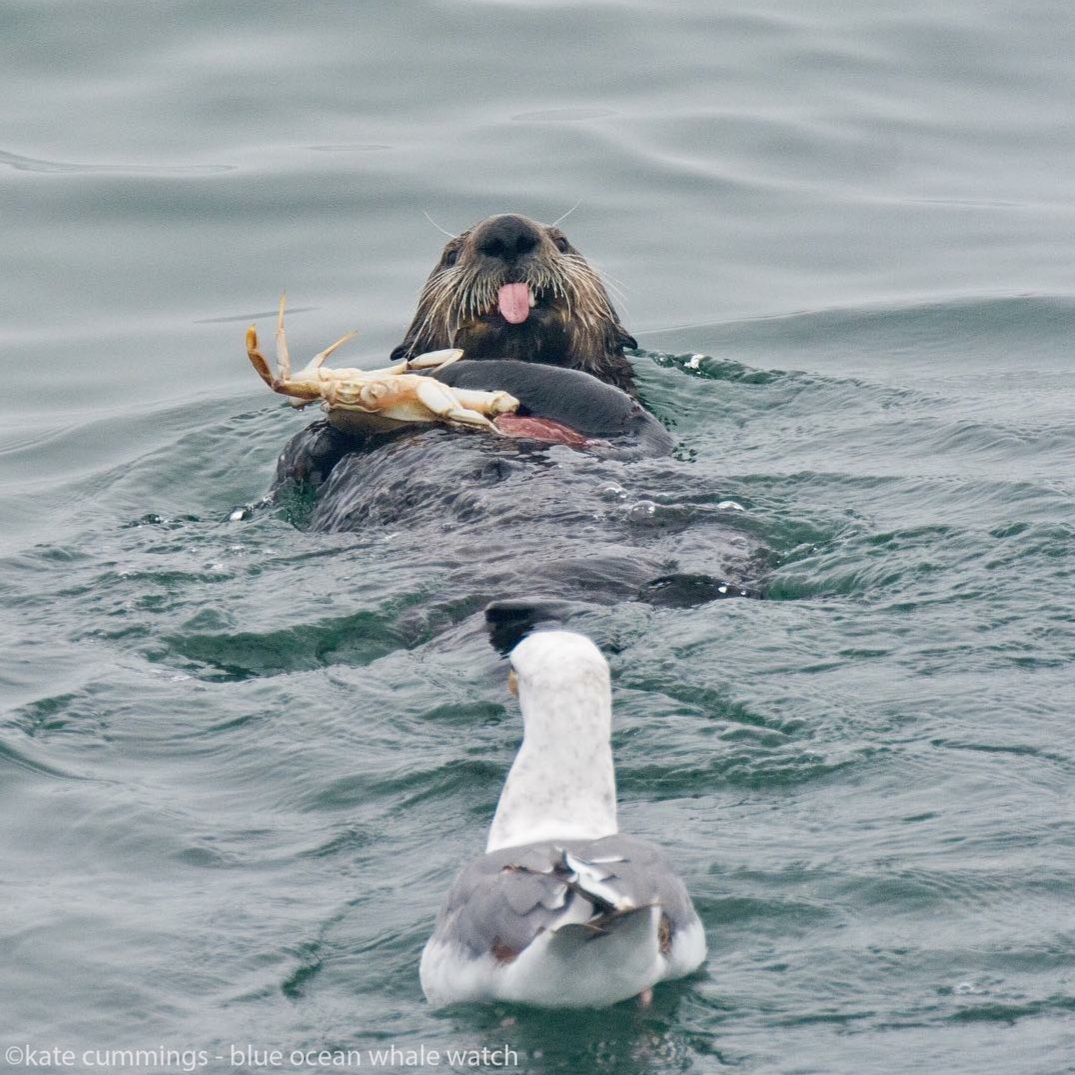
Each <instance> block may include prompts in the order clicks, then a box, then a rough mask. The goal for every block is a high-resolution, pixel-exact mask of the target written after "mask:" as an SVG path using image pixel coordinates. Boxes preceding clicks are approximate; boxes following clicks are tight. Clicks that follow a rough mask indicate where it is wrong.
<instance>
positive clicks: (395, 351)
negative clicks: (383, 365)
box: [388, 336, 413, 362]
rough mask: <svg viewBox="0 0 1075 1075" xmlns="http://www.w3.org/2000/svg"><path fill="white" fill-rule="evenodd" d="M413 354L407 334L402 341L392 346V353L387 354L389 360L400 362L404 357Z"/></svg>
mask: <svg viewBox="0 0 1075 1075" xmlns="http://www.w3.org/2000/svg"><path fill="white" fill-rule="evenodd" d="M412 354H413V348H412V346H411V341H410V337H409V336H408V337H407V339H405V340H404V341H403V342H402V343H400V344H397V345H396V346H395V347H393V348H392V353H391V354H390V355H389V356H388V361H389V362H402V361H403V360H404V359H405V358H410V357H411V355H412Z"/></svg>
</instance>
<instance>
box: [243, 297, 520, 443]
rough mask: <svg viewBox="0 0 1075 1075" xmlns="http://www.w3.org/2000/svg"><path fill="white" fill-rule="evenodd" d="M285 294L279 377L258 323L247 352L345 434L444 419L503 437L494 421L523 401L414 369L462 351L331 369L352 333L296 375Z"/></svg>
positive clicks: (280, 387) (276, 385) (299, 401)
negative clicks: (456, 385) (266, 353)
mask: <svg viewBox="0 0 1075 1075" xmlns="http://www.w3.org/2000/svg"><path fill="white" fill-rule="evenodd" d="M286 305H287V297H286V295H281V296H280V312H279V314H278V315H277V319H276V373H275V374H274V373H273V372H272V370H271V368H270V366H269V363H268V361H267V359H266V358H265V356H264V355H263V354H262V353H261V351H260V350H259V348H258V334H257V329H256V328H255V326H254V325H251V326H250V328H248V329H247V330H246V353H247V356H248V357H249V359H250V361H251V363H252V364H253V366H254V369H256V370H257V371H258V374H259V375H260V377H261V379H262V380H263V381H264V382H265V383H266V384H267V385H268V386H269V387H270V388H271V389H272V390H273V391H274V392H279V393H280V394H281V395H284V396H289V397H290V400H289V402H290V403H291V404H292V406H295V407H305V406H307V405H308V404H310V403H313V402H315V401H318V400H319V401H321V404H322V406H323V408H324V410H325V413H326V415H327V417H328V420H329V422H330V423H331V424H332V425H333V426H335V427H336V428H337V429H339V430H341V431H342V432H344V433H384V432H389V431H391V430H394V429H400V428H402V427H403V426H405V425H408V424H410V423H414V422H440V423H442V424H445V425H450V426H462V427H465V428H470V429H483V430H486V431H487V432H491V433H497V434H501V433H502V432H503V431H502V430H500V429H498V428H497V427H496V425H494V424H493V419H495V418H496V417H497V416H499V415H502V414H514V413H515V411H517V410H518V408H519V401H518V400H517V399H516V398H515V397H514V396H512V395H510V394H509V393H507V392H481V391H477V390H472V389H461V388H450V387H449V386H448V385H446V384H441V382H440V381H437V380H434V378H432V377H429V376H423V375H422V374H419V373H415V372H413V371H414V370H428V371H430V372H436V371H437V370H440V369H443V368H444V367H445V366H448V365H450V364H451V363H453V362H456V361H458V360H459V359H460V358H462V357H463V352H462V351H460V350H459V349H458V348H455V349H451V350H446V351H431V352H429V353H427V354H424V355H418V356H417V357H416V358H412V359H409V360H408V361H406V362H400V363H397V364H396V365H394V366H387V367H385V368H384V369H377V370H360V369H332V368H325V366H324V362H325V359H327V358H328V357H329V356H330V355H331V354H332V353H333V352H334V351H335V350H336V349H337V348H339V347H341V346H342V345H343V344H345V343H346V342H347V341H348V340H349V339H351V337H352V336H354V335H355V333H354V332H348V333H347V335H346V336H341V337H340V339H338V340H337V341H336V342H335V343H334V344H332V346H331V347H326V348H325V349H324V350H323V351H322V352H320V354H317V355H315V356H314V357H313V359H312V360H311V361H310V363H309V364H308V365H307V366H305V367H304V368H303V369H301V370H299V371H298V372H297V373H295V374H292V372H291V356H290V354H289V352H288V347H287V334H286V332H285V331H284V307H285V306H286Z"/></svg>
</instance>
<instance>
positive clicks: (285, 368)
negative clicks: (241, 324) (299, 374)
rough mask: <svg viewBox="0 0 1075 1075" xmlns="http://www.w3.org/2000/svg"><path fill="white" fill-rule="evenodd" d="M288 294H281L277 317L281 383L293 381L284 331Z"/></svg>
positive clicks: (278, 366) (278, 364)
mask: <svg viewBox="0 0 1075 1075" xmlns="http://www.w3.org/2000/svg"><path fill="white" fill-rule="evenodd" d="M286 305H287V292H286V291H281V292H280V312H279V313H278V314H277V315H276V377H277V380H280V381H290V380H291V352H290V351H288V349H287V332H285V331H284V307H285V306H286Z"/></svg>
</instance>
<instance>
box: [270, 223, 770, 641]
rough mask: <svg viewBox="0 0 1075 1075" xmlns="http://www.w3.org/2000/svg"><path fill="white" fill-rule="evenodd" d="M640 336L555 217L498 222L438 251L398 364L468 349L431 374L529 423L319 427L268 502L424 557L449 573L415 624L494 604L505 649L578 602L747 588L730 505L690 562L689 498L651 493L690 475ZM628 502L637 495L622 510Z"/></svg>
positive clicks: (661, 600) (294, 444) (396, 354)
mask: <svg viewBox="0 0 1075 1075" xmlns="http://www.w3.org/2000/svg"><path fill="white" fill-rule="evenodd" d="M634 346H635V341H634V339H633V338H632V337H631V336H630V334H629V333H628V332H627V330H626V329H625V328H624V327H623V325H621V324H620V320H619V317H618V316H617V314H616V311H615V310H614V309H613V307H612V304H611V302H610V301H609V297H608V293H607V292H606V290H605V287H604V285H603V284H602V283H601V280H600V279H599V277H598V276H597V274H596V273H595V271H594V270H593V269H592V268H591V267H590V265H589V264H588V263H587V262H586V261H585V259H584V258H583V257H582V255H581V254H580V253H579V252H578V251H577V250H576V249H575V248H574V247H573V246H572V245H571V244H570V243H569V242H568V240H567V238H566V237H565V236H564V234H563V232H561V231H560V229H559V228H557V227H555V226H545V225H542V224H538V223H535V222H534V221H532V220H529V219H527V218H526V217H522V216H517V215H513V214H506V215H501V216H494V217H490V218H488V219H487V220H484V221H482V222H481V223H479V224H476V225H475V226H474V227H472V228H470V229H469V230H468V231H466V232H464V233H463V234H462V235H459V236H457V237H456V238H453V239H452V240H451V241H450V242H449V243H448V244H447V246H446V247H445V248H444V251H443V253H442V255H441V258H440V260H439V262H438V263H437V265H436V267H435V268H434V269H433V272H432V273H431V274H430V276H429V279H428V280H427V282H426V284H425V286H424V288H423V289H422V292H421V296H420V298H419V301H418V309H417V312H416V313H415V315H414V318H413V320H412V322H411V325H410V328H409V329H408V330H407V332H406V335H405V336H404V339H403V341H402V342H401V343H400V344H399V345H398V346H397V347H396V348H395V349H394V350H393V352H392V357H393V359H394V360H397V361H399V360H403V359H405V358H409V357H413V356H414V355H417V354H421V353H425V352H428V351H438V350H441V349H444V348H449V347H453V348H460V349H462V350H463V352H464V357H463V359H462V360H460V361H457V362H455V363H454V364H452V365H450V366H447V367H445V368H444V369H443V370H440V371H437V372H435V373H433V374H431V375H432V376H435V377H437V378H438V379H439V380H442V381H444V382H445V383H446V384H449V385H451V386H452V387H455V388H464V389H483V390H495V389H501V390H504V391H506V392H508V393H510V394H511V395H512V396H514V397H516V398H517V399H518V400H520V401H521V406H520V408H519V410H518V412H517V414H516V415H513V416H511V417H512V418H513V419H515V420H518V421H524V422H530V423H532V424H531V425H529V426H527V427H526V432H523V433H518V432H516V433H513V434H510V435H507V436H499V437H498V436H495V435H490V434H489V433H488V432H467V431H458V430H454V429H448V428H445V427H443V426H421V425H410V426H406V427H404V428H402V429H400V430H398V431H396V432H392V433H377V434H368V435H365V436H361V435H355V434H354V433H349V432H344V431H341V430H340V429H337V428H334V427H333V426H332V425H330V424H329V422H328V421H325V420H322V421H318V422H314V423H313V424H312V425H310V426H308V427H307V428H306V429H304V430H303V431H302V432H300V433H298V434H296V435H295V436H294V437H292V438H291V440H290V441H289V442H288V444H287V445H286V446H285V448H284V450H283V452H282V454H281V455H280V458H279V461H278V463H277V473H276V481H275V483H274V486H273V495H274V498H275V499H276V501H277V502H278V503H282V504H285V505H286V506H287V509H288V512H289V514H290V516H291V517H292V519H293V520H294V521H295V522H297V523H298V524H299V525H301V526H304V527H307V528H309V529H311V530H315V531H321V532H348V533H355V534H364V535H369V536H370V538H371V539H372V540H373V541H375V542H379V541H383V540H385V537H386V536H387V537H390V538H391V539H392V540H395V541H398V542H399V543H400V547H401V548H406V549H410V550H416V551H417V552H418V553H419V554H420V555H421V557H423V559H422V560H421V563H422V564H423V565H424V566H425V567H426V568H428V567H429V565H431V564H435V565H436V571H435V572H434V574H433V575H430V578H431V579H432V578H433V577H435V578H436V579H437V580H438V581H439V582H440V583H443V594H440V595H439V596H435V595H434V594H433V593H432V592H431V593H430V594H429V595H428V597H427V599H426V600H424V601H423V604H422V611H421V617H419V618H420V619H421V622H422V623H426V622H427V621H429V622H432V621H435V620H438V619H439V618H440V617H442V616H443V617H444V618H445V619H446V621H448V622H451V621H454V620H455V618H456V617H457V616H458V615H459V614H460V612H463V613H464V614H468V613H467V610H468V609H470V608H471V607H473V608H481V607H486V606H487V607H488V608H489V625H490V629H491V630H492V632H493V635H494V641H496V643H497V644H498V645H508V647H509V648H510V645H511V644H514V641H517V639H518V637H519V634H520V632H522V631H525V630H526V629H528V627H529V626H530V625H532V624H533V623H534V622H537V621H539V620H549V619H553V620H557V621H563V620H565V619H568V618H570V615H571V612H570V607H573V606H572V603H573V602H583V603H584V604H587V605H588V604H590V603H594V602H596V603H598V604H608V603H616V602H619V601H622V600H639V601H643V602H646V603H647V604H653V605H666V606H678V607H682V606H689V605H696V604H700V603H703V602H706V601H712V600H718V599H721V598H725V597H742V596H751V595H752V594H753V591H750V590H748V589H745V588H743V587H742V586H740V585H738V584H736V583H733V582H730V581H728V579H729V575H732V576H733V577H734V576H738V575H741V574H743V573H744V570H749V567H748V566H747V562H748V561H749V559H750V557H751V556H752V555H753V553H752V550H751V548H750V546H749V543H748V542H747V541H746V539H745V538H744V536H743V535H742V534H739V533H737V532H735V530H734V528H732V529H729V528H726V527H725V525H724V515H723V514H721V517H720V520H719V522H720V525H719V526H716V527H714V526H710V525H705V523H703V524H702V526H701V528H700V529H699V530H698V532H697V533H696V534H694V535H693V536H692V539H691V542H690V545H689V549H688V551H687V557H688V559H689V563H690V565H691V571H690V572H689V573H684V572H683V571H682V570H681V569H680V567H679V562H680V556H681V555H683V549H682V548H681V547H680V546H679V544H678V541H677V540H676V538H675V535H676V533H677V532H678V529H679V527H680V526H682V525H684V524H685V521H686V519H687V517H689V515H690V514H691V513H692V512H693V511H694V510H695V509H694V508H691V507H684V508H683V509H675V510H672V511H671V512H669V513H665V512H664V511H663V510H658V508H657V506H656V505H655V504H653V503H652V501H650V500H648V499H646V497H647V496H652V495H658V496H660V495H665V493H666V491H667V490H668V489H670V488H674V487H676V485H677V483H678V482H679V481H682V480H683V478H684V476H685V475H684V473H683V466H682V464H681V463H680V462H679V461H677V460H675V459H674V458H673V454H672V449H673V447H674V441H673V439H672V437H671V436H670V434H669V433H668V431H667V430H666V429H665V428H664V426H663V425H662V423H661V422H660V421H658V419H657V418H656V417H654V416H653V415H652V414H651V413H650V412H649V411H648V410H646V409H645V407H643V405H642V403H641V402H640V401H639V400H638V398H637V393H636V385H635V380H634V376H633V371H632V368H631V364H630V362H629V361H628V359H627V358H626V357H625V355H624V349H625V348H629V347H634ZM501 431H502V432H506V430H503V429H502V430H501ZM557 431H559V432H557ZM542 441H544V442H545V443H541V442H542ZM549 442H552V443H553V444H555V447H550V443H549ZM564 446H567V447H564ZM572 449H575V450H572ZM636 464H637V468H636ZM635 482H638V483H639V486H640V491H639V492H637V493H634V492H629V489H628V487H631V486H633V485H634V484H635ZM646 489H652V490H654V492H653V493H648V494H647V493H646V492H644V490H646ZM657 490H660V492H656V491H657ZM694 495H695V493H694V490H693V487H691V493H690V496H689V497H688V500H691V499H693V497H694ZM632 496H634V497H640V498H641V499H640V501H639V502H638V503H637V504H635V505H634V506H630V504H629V503H624V501H625V500H628V501H629V499H630V498H631V497H632ZM699 567H700V568H702V571H703V572H704V573H697V569H698V568H699ZM535 595H536V596H537V597H538V598H540V600H535V599H534V596H535ZM460 601H462V605H460ZM563 602H567V604H566V605H565V604H563ZM411 615H412V616H416V615H417V613H412V614H411ZM416 622H417V621H416ZM423 629H424V628H423Z"/></svg>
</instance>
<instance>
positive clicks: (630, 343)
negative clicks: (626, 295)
mask: <svg viewBox="0 0 1075 1075" xmlns="http://www.w3.org/2000/svg"><path fill="white" fill-rule="evenodd" d="M612 313H613V316H614V317H616V321H615V322H614V323H613V324H611V325H609V327H608V329H607V331H606V334H605V339H606V340H607V342H608V349H609V350H610V351H620V350H622V349H623V348H624V347H637V346H638V340H636V339H635V338H634V336H632V335H631V334H630V333H629V332H628V331H627V329H625V328H624V327H623V325H621V324H620V322H619V318H618V316H617V315H616V311H615V310H613V311H612Z"/></svg>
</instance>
